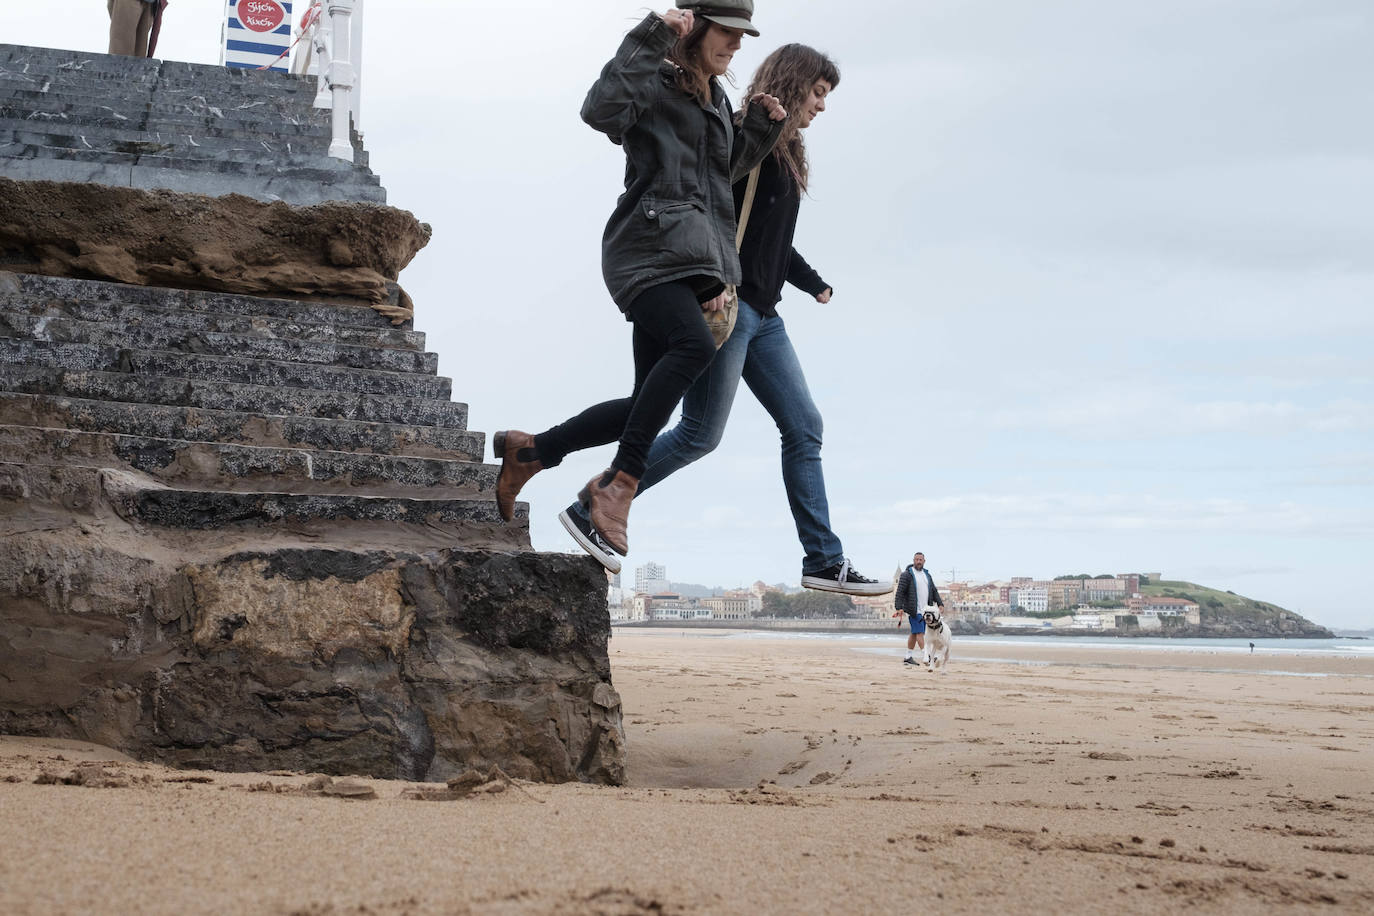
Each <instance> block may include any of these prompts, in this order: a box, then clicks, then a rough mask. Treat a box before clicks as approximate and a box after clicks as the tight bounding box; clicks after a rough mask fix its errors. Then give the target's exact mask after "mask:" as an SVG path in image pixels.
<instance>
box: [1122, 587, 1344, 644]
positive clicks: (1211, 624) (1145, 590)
mask: <svg viewBox="0 0 1374 916" xmlns="http://www.w3.org/2000/svg"><path fill="white" fill-rule="evenodd" d="M1140 592H1141V594H1142V595H1153V596H1163V597H1168V598H1186V599H1188V600H1189V601H1196V602H1197V604H1198V607H1199V608H1201V611H1202V626H1203V628H1204V629H1212V628H1219V629H1228V630H1248V631H1252V632H1256V631H1258V632H1257V635H1258V633H1259V632H1262V633H1272V634H1274V635H1284V636H1299V635H1301V636H1317V635H1327V636H1329V635H1331V634H1330V633H1328V632H1327V631H1326V629H1325V628H1324V627H1321V626H1318V625H1317V624H1315V623H1313V622H1312V621H1310V620H1308V619H1307V618H1305V617H1303V616H1302V615H1301V614H1298V613H1296V612H1294V611H1290V610H1288V609H1287V608H1284V607H1279V606H1278V605H1277V604H1270V603H1268V602H1267V601H1256V600H1255V599H1254V598H1247V597H1245V596H1244V595H1237V594H1236V593H1235V592H1224V591H1219V590H1218V589H1215V588H1208V587H1207V586H1205V585H1198V584H1197V583H1196V582H1181V581H1170V580H1168V579H1166V580H1163V581H1161V582H1150V583H1149V584H1145V583H1144V582H1142V583H1141V585H1140Z"/></svg>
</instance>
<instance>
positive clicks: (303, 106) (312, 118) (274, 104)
mask: <svg viewBox="0 0 1374 916" xmlns="http://www.w3.org/2000/svg"><path fill="white" fill-rule="evenodd" d="M0 99H3V100H4V101H5V103H6V104H10V105H13V106H15V107H16V108H26V109H28V110H30V111H55V110H61V109H60V108H58V106H63V105H79V106H87V107H91V108H99V109H109V110H112V111H117V112H118V113H119V114H121V115H123V116H125V117H128V118H131V119H134V120H143V119H145V118H148V117H174V118H185V117H190V118H204V117H214V118H227V119H232V120H236V121H249V122H261V123H262V124H270V123H272V122H273V121H277V120H285V121H289V122H291V123H294V124H312V125H314V126H317V127H318V126H320V125H327V124H329V112H328V111H327V110H326V109H320V108H315V107H314V104H313V102H314V97H313V94H312V95H306V94H304V93H301V94H299V95H298V94H295V93H291V94H280V93H274V92H270V91H269V92H262V91H257V90H251V91H249V92H246V93H244V92H238V93H226V92H216V91H214V90H213V89H210V90H208V91H207V89H206V88H205V87H202V86H170V85H166V84H156V85H144V86H134V87H125V86H124V85H123V84H116V83H113V82H111V81H105V80H88V79H71V78H63V77H57V78H51V79H50V78H47V77H44V78H42V79H39V80H32V79H30V78H27V77H26V78H24V79H22V80H16V79H14V78H6V76H5V75H4V74H0Z"/></svg>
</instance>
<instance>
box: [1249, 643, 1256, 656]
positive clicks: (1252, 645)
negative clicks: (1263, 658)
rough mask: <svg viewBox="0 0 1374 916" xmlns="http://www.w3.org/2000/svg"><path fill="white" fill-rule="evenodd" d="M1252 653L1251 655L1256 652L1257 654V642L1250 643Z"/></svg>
mask: <svg viewBox="0 0 1374 916" xmlns="http://www.w3.org/2000/svg"><path fill="white" fill-rule="evenodd" d="M1250 654H1251V655H1254V654H1255V644H1254V643H1250Z"/></svg>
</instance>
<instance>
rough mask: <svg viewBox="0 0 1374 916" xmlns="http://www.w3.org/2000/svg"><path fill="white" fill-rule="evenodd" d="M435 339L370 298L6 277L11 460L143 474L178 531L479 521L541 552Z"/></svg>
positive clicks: (4, 412) (498, 536) (14, 467)
mask: <svg viewBox="0 0 1374 916" xmlns="http://www.w3.org/2000/svg"><path fill="white" fill-rule="evenodd" d="M288 315H293V317H287V316H288ZM423 347H424V335H422V334H418V333H416V332H414V331H412V330H408V329H401V328H395V327H392V326H391V325H390V324H388V323H387V322H386V321H385V319H383V318H382V317H381V316H380V315H379V314H378V313H377V312H375V311H374V310H373V309H371V308H366V307H358V306H344V305H328V304H322V303H313V304H307V303H292V302H289V301H284V300H270V299H259V298H253V297H247V296H228V295H223V294H214V293H204V292H190V291H185V290H166V289H151V288H146V287H130V286H124V285H121V284H117V283H102V282H96V281H91V280H75V279H66V278H53V277H40V276H34V275H25V274H0V463H3V464H7V465H9V468H8V472H9V473H8V475H7V476H8V478H9V479H10V480H12V481H13V480H18V479H22V478H25V477H28V476H32V475H33V474H34V472H35V469H36V468H38V467H45V466H48V465H54V466H56V465H59V464H60V465H62V466H64V467H67V468H78V467H81V468H123V469H127V470H130V471H136V472H138V473H140V474H142V475H146V477H147V478H148V479H147V485H146V486H144V487H142V488H140V489H138V490H137V492H136V493H135V494H134V495H133V498H132V499H131V500H129V501H127V503H126V504H127V506H128V507H129V509H130V510H131V511H132V513H133V517H134V518H137V519H138V520H140V521H144V522H147V523H149V524H156V525H161V526H171V527H194V528H209V527H220V526H225V525H230V524H245V523H254V524H259V525H270V524H276V523H279V522H286V521H289V522H294V523H298V524H300V523H310V522H314V521H327V522H329V523H330V524H331V525H333V524H335V523H337V522H339V521H342V520H360V521H368V520H385V521H394V522H402V523H405V524H413V525H426V524H439V525H445V524H454V523H461V524H464V525H466V526H467V528H468V529H469V531H468V536H469V537H470V536H471V533H472V532H471V529H472V528H473V527H474V526H479V527H481V528H484V529H489V530H488V531H487V532H486V540H487V542H488V543H489V544H491V545H499V546H503V547H514V548H521V547H528V546H529V535H528V529H527V527H526V525H525V524H524V523H523V522H521V523H519V524H515V525H512V526H508V525H505V524H503V523H501V521H500V519H499V518H498V517H497V514H496V505H495V501H494V498H493V488H494V487H495V483H496V472H497V468H495V467H494V466H484V465H483V464H481V456H482V452H483V448H484V444H485V438H484V436H483V435H482V434H481V433H473V432H469V431H468V430H467V407H466V405H463V404H456V403H453V402H451V401H450V400H449V399H448V398H449V393H450V387H451V385H450V382H449V380H448V379H445V378H440V377H439V376H437V375H436V367H437V357H436V356H435V354H433V353H426V352H424V349H423ZM523 518H524V516H523V507H522V514H521V516H520V519H521V520H522V519H523Z"/></svg>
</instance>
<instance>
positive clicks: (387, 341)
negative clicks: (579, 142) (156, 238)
mask: <svg viewBox="0 0 1374 916" xmlns="http://www.w3.org/2000/svg"><path fill="white" fill-rule="evenodd" d="M0 312H14V313H19V314H27V315H34V316H38V317H48V318H67V319H71V320H73V321H86V322H100V323H104V324H117V325H119V326H120V327H158V328H163V329H171V328H176V329H180V330H184V331H215V332H218V333H222V334H253V335H256V336H259V337H272V338H277V339H280V340H300V341H309V342H312V343H332V344H342V345H347V346H355V347H373V348H386V349H394V350H410V351H417V352H418V351H423V350H424V348H425V335H424V334H422V333H420V332H419V331H403V330H400V329H396V328H357V327H350V326H347V325H336V324H317V323H311V322H305V321H289V320H286V319H280V318H261V317H258V316H248V315H232V314H226V313H223V312H202V311H191V310H189V309H169V308H156V307H153V306H144V305H124V304H122V303H119V302H98V301H89V300H80V299H76V300H73V299H52V298H48V297H43V298H35V297H32V296H26V295H24V294H22V293H10V292H6V291H5V284H4V283H3V281H0Z"/></svg>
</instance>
